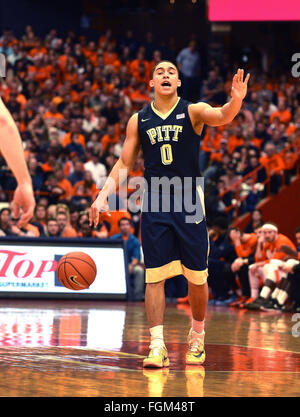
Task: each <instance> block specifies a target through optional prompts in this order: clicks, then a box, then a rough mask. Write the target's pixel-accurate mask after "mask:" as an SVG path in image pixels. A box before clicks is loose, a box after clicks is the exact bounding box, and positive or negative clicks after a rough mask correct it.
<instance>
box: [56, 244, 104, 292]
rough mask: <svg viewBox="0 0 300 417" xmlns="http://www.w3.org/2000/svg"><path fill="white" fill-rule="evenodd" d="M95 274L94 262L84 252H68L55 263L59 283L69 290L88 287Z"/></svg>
mask: <svg viewBox="0 0 300 417" xmlns="http://www.w3.org/2000/svg"><path fill="white" fill-rule="evenodd" d="M96 274H97V267H96V264H95V262H94V261H93V259H92V258H91V257H90V256H89V255H87V254H86V253H84V252H69V253H67V254H66V255H64V256H63V257H62V258H61V259H60V261H59V263H58V265H57V276H58V279H59V281H60V283H61V284H62V285H63V286H64V287H66V288H69V289H70V290H75V291H80V290H85V289H86V288H89V286H90V285H91V284H92V283H93V282H94V281H95V278H96Z"/></svg>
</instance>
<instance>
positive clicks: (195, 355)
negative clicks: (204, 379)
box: [185, 329, 205, 365]
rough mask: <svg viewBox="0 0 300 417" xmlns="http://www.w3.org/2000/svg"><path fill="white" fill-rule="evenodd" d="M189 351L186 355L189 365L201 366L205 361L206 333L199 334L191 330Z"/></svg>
mask: <svg viewBox="0 0 300 417" xmlns="http://www.w3.org/2000/svg"><path fill="white" fill-rule="evenodd" d="M188 344H189V350H188V351H187V353H186V357H185V362H186V364H187V365H201V364H202V363H203V362H204V361H205V350H204V333H203V334H199V333H196V332H194V331H192V329H190V332H189V335H188Z"/></svg>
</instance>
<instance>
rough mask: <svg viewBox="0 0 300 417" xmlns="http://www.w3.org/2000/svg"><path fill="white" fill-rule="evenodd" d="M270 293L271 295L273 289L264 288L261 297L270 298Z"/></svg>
mask: <svg viewBox="0 0 300 417" xmlns="http://www.w3.org/2000/svg"><path fill="white" fill-rule="evenodd" d="M270 293H271V288H270V287H267V286H266V285H265V286H264V287H263V289H262V290H261V292H260V294H259V295H260V296H261V297H262V298H268V297H269V295H270Z"/></svg>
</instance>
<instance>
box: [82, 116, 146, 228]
mask: <svg viewBox="0 0 300 417" xmlns="http://www.w3.org/2000/svg"><path fill="white" fill-rule="evenodd" d="M139 149H140V140H139V136H138V114H137V113H135V114H134V115H133V116H131V118H130V119H129V121H128V124H127V129H126V138H125V141H124V144H123V148H122V152H121V155H120V158H119V159H118V161H117V162H116V163H115V165H114V166H113V168H112V170H111V172H110V174H109V176H108V177H107V180H106V181H105V184H104V186H103V188H102V190H101V191H100V193H99V194H98V196H97V198H96V200H95V201H94V202H93V204H92V206H91V209H90V212H89V218H90V226H92V225H93V224H94V225H95V227H96V226H97V225H98V222H99V212H100V211H108V201H107V199H108V197H109V196H110V195H111V194H112V193H114V192H116V189H117V188H118V186H119V185H120V184H122V183H123V182H124V181H125V180H126V178H127V176H128V174H129V172H130V171H131V169H132V167H133V164H134V162H135V160H136V158H137V155H138V152H139Z"/></svg>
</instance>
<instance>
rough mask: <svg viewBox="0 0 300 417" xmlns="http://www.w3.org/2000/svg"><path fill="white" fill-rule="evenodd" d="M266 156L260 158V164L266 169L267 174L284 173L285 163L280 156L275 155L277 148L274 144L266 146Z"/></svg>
mask: <svg viewBox="0 0 300 417" xmlns="http://www.w3.org/2000/svg"><path fill="white" fill-rule="evenodd" d="M265 153H266V156H262V157H261V158H260V161H259V162H260V163H261V164H262V165H263V166H264V167H265V169H266V171H267V174H268V175H270V176H272V175H280V174H281V173H282V172H283V171H284V168H285V166H284V161H283V159H282V157H281V156H280V155H279V154H276V153H275V146H274V144H273V143H267V144H266V146H265Z"/></svg>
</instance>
